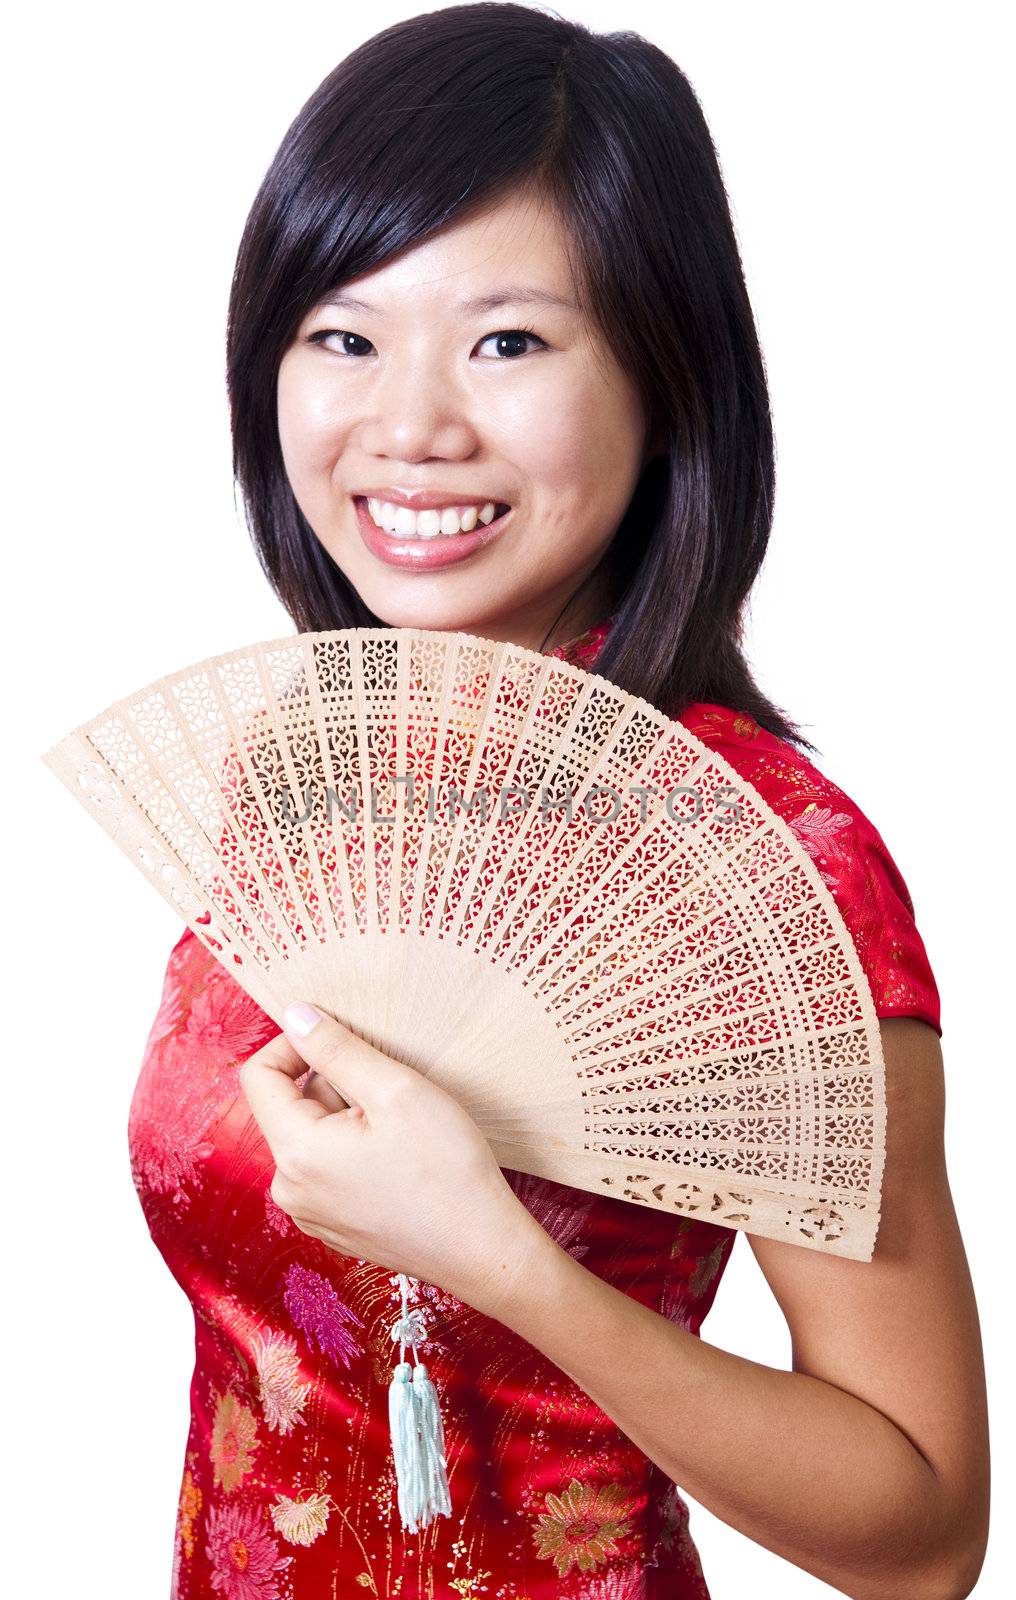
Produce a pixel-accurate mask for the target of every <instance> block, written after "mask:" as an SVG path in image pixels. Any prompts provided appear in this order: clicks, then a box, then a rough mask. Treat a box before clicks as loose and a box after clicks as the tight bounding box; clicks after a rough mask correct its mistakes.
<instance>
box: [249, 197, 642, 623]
mask: <svg viewBox="0 0 1016 1600" xmlns="http://www.w3.org/2000/svg"><path fill="white" fill-rule="evenodd" d="M353 299H355V301H356V302H359V304H356V305H354V304H352V303H351V302H352V300H353ZM470 301H474V302H478V303H477V304H474V305H470V304H469V302H470ZM480 302H486V303H485V304H483V303H480ZM520 330H532V331H531V332H528V331H525V332H523V331H520ZM278 419H279V431H280V436H281V441H282V453H283V459H284V462H285V467H286V472H287V475H288V477H289V481H290V484H291V485H292V489H293V493H294V495H295V496H296V499H297V502H298V504H299V506H300V509H301V511H302V512H303V514H304V516H305V517H306V519H307V521H308V522H309V524H310V526H311V527H312V528H313V530H314V532H315V534H316V535H317V537H318V539H319V540H320V541H321V543H322V545H323V546H324V548H325V549H326V550H327V551H328V554H329V555H330V556H331V557H332V559H333V560H334V561H335V563H336V564H337V566H339V567H340V568H341V570H342V572H343V573H344V574H345V576H346V578H347V579H348V580H349V582H350V583H351V584H352V585H353V586H354V587H355V589H356V590H357V591H358V593H359V595H360V596H361V598H362V599H363V601H364V602H365V604H366V605H367V606H368V607H369V608H370V610H371V611H372V612H374V614H375V615H376V616H378V617H380V618H381V619H382V620H383V621H384V622H385V623H387V624H388V625H389V626H392V627H419V628H435V629H442V630H460V631H463V632H468V633H478V634H483V635H485V636H486V637H488V638H492V639H498V640H511V641H512V642H514V643H516V644H519V645H523V646H524V647H526V648H530V649H536V648H539V646H540V645H541V643H543V642H544V639H545V635H546V634H547V631H548V629H550V628H551V626H552V624H553V623H554V621H555V618H556V617H557V616H558V613H559V612H560V611H561V610H562V607H564V606H565V603H566V602H567V601H568V600H569V598H570V596H571V595H572V594H573V592H574V591H575V590H576V589H577V588H578V587H579V585H580V584H581V583H582V582H583V580H584V579H585V578H586V576H587V575H588V574H589V573H590V572H591V571H592V569H593V568H594V567H595V566H596V564H597V562H598V561H599V560H600V558H601V556H602V555H603V552H604V550H605V549H606V547H607V546H608V545H609V544H610V542H611V539H612V538H613V535H614V532H615V529H616V528H617V525H618V523H619V521H620V519H621V517H622V516H623V514H624V511H625V509H626V508H627V506H628V503H629V501H630V499H631V496H632V493H633V491H634V489H635V485H636V483H637V481H638V478H639V475H640V473H641V471H642V468H643V466H644V464H645V461H646V459H647V458H648V453H649V452H648V447H647V443H646V419H645V415H644V411H643V407H642V404H641V402H640V399H639V396H638V394H637V392H636V390H635V387H634V385H633V384H632V383H631V381H630V380H629V379H628V377H627V376H626V375H625V373H624V372H622V370H621V368H620V367H619V366H618V365H617V363H616V361H615V360H614V357H613V354H612V350H611V345H610V341H609V339H608V338H605V337H604V336H603V335H602V334H601V333H600V332H599V331H598V330H597V329H596V328H595V327H594V326H593V325H592V324H591V323H590V322H589V321H588V320H587V318H586V317H585V316H584V315H583V314H582V313H581V312H580V311H579V310H578V309H577V308H576V306H575V303H574V299H573V284H572V278H571V272H570V268H569V264H568V260H567V257H566V254H565V248H564V240H563V236H562V234H561V232H560V229H559V225H558V222H557V220H556V217H555V215H554V214H553V212H552V211H551V210H550V209H549V208H548V207H547V206H546V205H545V203H544V202H542V201H541V200H540V199H539V198H537V197H536V196H533V195H531V194H527V193H523V192H520V193H519V194H518V195H517V196H515V197H513V198H511V199H509V200H505V201H502V202H500V203H499V204H498V205H496V206H491V207H490V208H488V209H487V210H485V211H484V212H483V213H482V214H481V213H477V214H476V215H475V216H474V217H473V218H472V219H470V220H468V221H462V222H457V223H454V224H450V225H449V226H448V227H446V228H445V229H442V230H441V232H440V233H438V234H436V235H435V236H433V237H432V238H430V239H429V240H427V241H426V242H425V243H423V244H420V245H416V246H414V247H413V248H412V249H409V250H406V251H405V252H404V253H403V254H401V255H399V256H397V257H395V258H394V259H392V260H390V261H389V262H387V263H386V264H385V265H383V266H381V267H379V268H377V269H376V270H375V271H372V272H366V273H364V274H362V276H360V277H359V278H357V279H355V280H350V281H349V282H347V283H344V284H343V285H342V286H341V288H340V289H339V290H337V291H336V293H335V294H334V295H333V296H330V297H329V298H328V299H327V300H326V301H323V302H322V303H321V304H319V305H317V306H315V307H314V308H313V310H312V311H311V312H310V313H309V314H308V315H307V316H306V317H305V318H304V320H303V322H302V324H301V325H300V328H299V330H298V332H297V335H296V337H295V339H294V341H293V343H292V344H291V345H290V347H289V349H288V350H287V351H286V353H285V355H284V357H283V360H282V364H281V367H280V370H279V382H278ZM433 501H436V502H437V503H436V505H434V504H433V503H432V502H433ZM386 503H387V509H386ZM421 503H422V505H423V506H424V507H427V508H429V512H430V514H429V515H426V514H423V515H422V517H421V520H420V521H419V522H417V517H418V516H420V510H419V508H420V506H421ZM400 505H401V506H402V510H401V511H400V512H398V521H397V522H395V523H394V527H392V524H393V521H394V518H395V515H396V512H395V511H393V510H392V509H391V508H392V507H396V508H397V507H399V506H400ZM407 507H408V509H407ZM414 507H415V508H417V509H416V510H415V511H414V509H413V508H414ZM456 507H457V508H458V511H457V512H456V510H455V509H454V508H456ZM470 508H473V509H472V510H471V509H470ZM491 508H493V511H494V515H493V518H491ZM505 508H508V509H507V510H505ZM372 511H373V513H374V514H375V515H376V517H377V518H379V519H380V521H381V523H382V524H384V523H387V524H388V525H389V527H388V529H387V530H386V529H385V528H384V527H383V526H381V527H378V526H377V525H376V523H375V520H374V516H372ZM435 529H439V530H440V531H437V532H435V531H434V530H435ZM414 530H415V536H414ZM456 530H458V531H456ZM605 582H606V580H605V579H604V578H603V577H602V575H600V574H597V578H596V579H594V580H593V582H591V583H590V584H589V585H588V586H587V587H586V589H585V590H584V591H583V594H582V596H580V597H579V600H578V601H577V602H576V605H575V606H573V607H570V608H569V610H568V611H567V612H566V613H565V615H564V616H563V617H562V618H561V625H560V626H558V627H557V628H555V630H554V634H553V636H552V637H551V638H550V639H548V640H547V641H546V644H545V648H550V647H551V646H552V645H553V644H554V643H558V642H560V641H561V640H563V639H566V638H570V637H572V636H573V635H574V634H576V633H579V632H582V631H583V630H584V629H585V628H586V627H588V626H590V625H591V624H592V623H593V622H595V621H598V620H599V619H600V618H601V617H602V616H603V615H604V614H605V613H606V611H607V610H608V609H609V605H610V603H611V602H612V599H613V597H612V596H611V595H610V594H609V593H608V592H607V591H606V589H605V587H604V584H605Z"/></svg>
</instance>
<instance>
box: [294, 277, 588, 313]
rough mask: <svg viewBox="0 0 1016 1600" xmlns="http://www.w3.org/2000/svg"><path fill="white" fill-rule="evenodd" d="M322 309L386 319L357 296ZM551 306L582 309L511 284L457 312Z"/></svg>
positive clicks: (462, 304)
mask: <svg viewBox="0 0 1016 1600" xmlns="http://www.w3.org/2000/svg"><path fill="white" fill-rule="evenodd" d="M321 304H322V305H327V306H335V307H337V308H338V309H339V310H342V311H364V312H366V313H367V314H368V315H370V316H375V317H380V316H384V312H383V311H382V310H381V308H380V307H379V306H373V305H371V304H370V302H369V301H367V300H359V299H357V298H356V297H355V296H354V295H351V294H342V293H340V292H338V291H330V292H329V293H328V294H327V296H326V297H325V299H324V300H322V301H321ZM524 305H548V306H564V307H565V308H566V309H567V310H569V311H577V310H578V309H579V308H578V306H577V305H576V304H575V302H574V300H570V299H568V298H567V297H566V296H564V295H559V294H554V293H553V291H552V290H550V289H532V288H527V287H526V286H525V285H521V284H508V285H507V286H506V287H505V288H503V289H495V290H493V291H492V292H491V293H490V294H481V295H474V296H473V297H472V298H471V299H468V300H460V301H459V302H458V304H457V305H456V306H455V307H454V309H455V310H456V311H459V312H462V313H463V315H466V316H469V315H472V314H474V313H476V312H480V311H496V310H497V309H498V308H499V307H500V306H524Z"/></svg>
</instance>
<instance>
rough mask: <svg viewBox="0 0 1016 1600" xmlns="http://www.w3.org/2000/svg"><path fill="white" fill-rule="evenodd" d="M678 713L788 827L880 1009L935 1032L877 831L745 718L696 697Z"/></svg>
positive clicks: (932, 998) (924, 978)
mask: <svg viewBox="0 0 1016 1600" xmlns="http://www.w3.org/2000/svg"><path fill="white" fill-rule="evenodd" d="M680 720H681V722H682V723H683V724H684V725H685V726H686V727H688V729H689V731H690V732H692V733H694V734H695V735H696V736H697V737H698V738H700V739H702V740H703V742H704V743H706V744H708V745H710V746H711V747H713V748H715V749H716V751H717V754H719V755H721V756H722V757H723V758H724V759H725V760H726V761H728V762H729V763H730V765H731V766H732V767H733V768H734V769H735V770H736V771H737V772H738V773H740V774H741V776H742V777H743V778H745V780H746V781H747V782H748V783H750V784H751V785H752V787H753V788H754V789H756V790H757V791H758V793H759V794H760V795H761V796H762V798H763V800H765V801H766V803H767V804H768V805H770V806H772V808H773V810H774V811H775V812H776V813H777V815H778V816H781V817H782V818H783V820H784V821H785V822H786V823H787V825H788V826H789V827H790V828H791V830H792V831H793V833H794V834H795V836H796V837H797V839H798V840H799V841H800V843H801V845H802V847H803V848H804V849H805V850H806V851H807V852H808V854H809V856H810V857H811V859H812V860H813V861H814V863H815V866H816V867H817V869H818V872H819V875H820V877H821V878H822V880H823V882H824V883H825V884H826V886H827V887H828V889H829V891H830V893H831V894H832V896H833V899H834V900H835V902H836V904H837V907H838V908H839V911H840V914H841V915H842V917H843V920H844V922H845V923H846V926H847V931H848V932H849V934H850V936H851V938H852V939H853V941H854V945H855V947H856V949H857V955H858V959H859V961H860V963H861V966H862V967H863V969H864V972H865V975H866V977H867V979H868V983H869V985H870V987H871V993H872V998H873V1000H874V1003H875V1014H876V1016H878V1017H918V1018H920V1019H921V1020H922V1021H923V1022H927V1023H929V1024H930V1026H931V1027H932V1028H934V1030H935V1032H936V1033H937V1034H938V1035H939V1037H940V1038H941V1035H942V1023H941V1004H940V999H939V992H938V985H937V984H936V982H935V976H934V973H933V972H932V968H931V963H930V961H929V959H928V952H927V950H926V948H925V944H924V940H923V939H922V937H921V934H920V931H919V930H918V927H917V921H916V917H915V912H914V904H913V901H912V899H911V897H910V892H909V890H908V888H907V885H906V883H905V882H904V880H903V876H902V874H901V872H900V870H899V868H898V867H897V865H896V863H895V861H894V860H893V858H892V856H891V855H890V853H889V849H888V847H887V845H886V843H885V840H884V839H883V838H882V836H881V834H880V833H879V832H878V830H877V829H876V828H875V826H874V824H873V823H872V822H871V821H870V820H869V818H868V817H867V816H866V815H865V814H864V812H863V811H862V810H861V809H860V807H859V806H858V805H856V804H855V802H854V801H853V800H851V798H850V797H849V795H847V794H846V793H845V792H844V791H843V790H842V789H840V788H839V787H838V786H837V785H836V784H834V783H833V782H832V781H831V779H829V778H827V777H826V776H825V774H824V773H822V772H820V771H819V769H818V768H817V767H816V766H815V765H814V764H813V763H812V762H811V761H809V760H807V758H806V757H805V756H804V755H803V754H802V753H801V752H800V751H798V750H797V749H795V748H794V747H793V746H792V745H790V744H788V743H787V742H786V741H785V740H782V739H778V738H777V737H776V736H775V735H774V734H771V733H768V732H767V731H766V730H765V729H764V728H760V727H759V725H758V724H757V723H756V722H755V721H754V720H753V719H752V718H750V717H746V716H744V715H743V714H741V713H738V712H735V711H732V710H730V709H729V708H727V707H724V706H716V705H708V704H703V703H697V704H695V705H694V706H690V707H689V708H688V709H687V710H686V711H685V712H684V713H683V714H682V716H681V718H680Z"/></svg>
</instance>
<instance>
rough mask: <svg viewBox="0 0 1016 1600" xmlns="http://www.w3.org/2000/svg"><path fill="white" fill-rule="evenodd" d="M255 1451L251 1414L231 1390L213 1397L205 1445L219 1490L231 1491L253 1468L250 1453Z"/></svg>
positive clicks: (254, 1435)
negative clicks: (220, 1487) (209, 1441)
mask: <svg viewBox="0 0 1016 1600" xmlns="http://www.w3.org/2000/svg"><path fill="white" fill-rule="evenodd" d="M257 1448H258V1437H257V1423H256V1422H255V1420H254V1413H253V1411H251V1410H250V1408H249V1407H248V1406H245V1405H244V1404H243V1403H242V1401H240V1400H238V1399H237V1398H236V1395H235V1394H234V1393H233V1391H232V1389H228V1390H227V1391H226V1393H225V1394H220V1395H217V1397H216V1401H215V1421H214V1422H213V1424H212V1438H211V1444H210V1445H209V1452H210V1454H211V1457H212V1465H213V1466H214V1468H215V1482H216V1483H217V1484H221V1486H222V1488H223V1489H235V1488H236V1486H237V1484H238V1483H239V1482H240V1480H241V1478H243V1477H244V1476H245V1474H246V1473H248V1472H249V1471H250V1470H251V1467H252V1466H253V1465H254V1457H253V1455H252V1453H251V1452H252V1451H254V1450H256V1449H257Z"/></svg>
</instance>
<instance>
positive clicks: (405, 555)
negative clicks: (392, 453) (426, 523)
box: [353, 495, 512, 572]
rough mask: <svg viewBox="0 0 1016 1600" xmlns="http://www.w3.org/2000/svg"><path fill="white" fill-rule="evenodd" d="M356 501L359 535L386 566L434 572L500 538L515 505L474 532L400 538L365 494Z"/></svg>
mask: <svg viewBox="0 0 1016 1600" xmlns="http://www.w3.org/2000/svg"><path fill="white" fill-rule="evenodd" d="M353 504H354V506H355V507H356V523H357V527H358V528H359V530H360V537H361V538H362V540H363V542H364V544H365V545H366V546H367V549H368V550H369V551H370V553H371V555H374V556H377V558H378V560H379V561H383V562H384V563H385V565H386V566H389V567H401V568H402V569H403V570H404V571H411V572H432V571H434V570H436V569H437V568H439V567H450V566H455V565H457V564H458V562H460V561H466V560H467V559H468V558H469V557H470V556H471V555H474V554H475V553H476V551H477V550H482V549H484V547H485V546H486V545H488V544H490V543H491V542H492V541H493V540H494V539H497V538H499V537H500V534H501V530H502V528H504V527H505V526H506V525H507V523H508V522H509V521H510V520H511V515H512V508H511V507H509V509H508V510H507V511H506V512H504V514H503V515H502V516H500V517H495V518H494V520H493V522H490V523H482V522H480V523H477V525H476V527H475V528H474V529H473V531H472V532H471V533H439V534H436V535H435V537H434V538H433V539H412V538H410V539H405V538H402V539H400V538H398V537H397V536H396V535H395V534H391V533H386V532H385V530H384V529H383V528H379V527H378V525H377V523H376V522H375V521H374V518H373V517H372V516H371V514H370V510H369V508H368V506H367V501H366V500H365V499H364V497H363V496H362V495H354V496H353Z"/></svg>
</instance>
